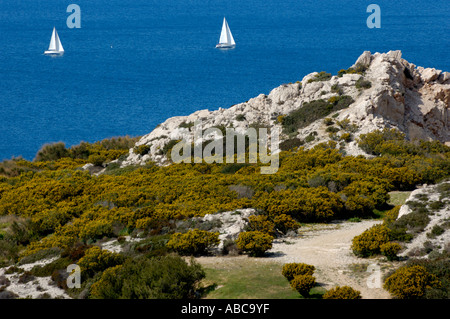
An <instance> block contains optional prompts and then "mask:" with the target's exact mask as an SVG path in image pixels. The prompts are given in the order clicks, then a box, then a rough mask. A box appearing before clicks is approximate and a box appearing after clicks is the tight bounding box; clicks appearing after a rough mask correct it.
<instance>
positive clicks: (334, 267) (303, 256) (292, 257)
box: [198, 220, 392, 299]
mask: <svg viewBox="0 0 450 319" xmlns="http://www.w3.org/2000/svg"><path fill="white" fill-rule="evenodd" d="M377 223H381V221H374V220H365V221H361V222H357V223H351V222H342V223H334V224H326V225H323V224H315V225H307V226H304V227H302V228H301V229H300V236H299V237H291V238H284V239H276V240H275V241H274V243H273V247H272V249H271V250H270V251H268V254H267V257H264V258H254V259H255V262H277V263H281V264H285V263H289V262H302V263H307V264H310V265H314V266H315V267H316V271H315V273H314V276H315V277H316V281H317V283H318V284H319V285H321V286H322V287H324V288H325V289H330V288H333V287H335V286H344V285H347V286H351V287H352V288H354V289H356V290H359V291H360V292H361V295H362V298H364V299H389V298H390V295H389V293H388V292H387V291H385V290H384V289H382V288H381V286H382V278H381V277H382V275H383V273H385V272H386V271H388V270H389V269H390V268H391V267H392V264H391V263H389V262H387V261H386V260H385V259H384V258H383V257H379V258H376V259H375V258H373V259H363V258H358V257H356V256H355V255H354V254H353V253H352V251H351V249H350V247H351V243H352V239H353V237H355V236H357V235H359V234H361V233H362V232H363V231H364V230H366V229H368V228H370V227H371V226H373V225H375V224H377ZM242 258H248V259H250V257H247V256H236V257H231V256H224V257H203V258H199V259H198V261H199V262H200V263H201V264H202V265H204V266H205V267H207V266H213V265H214V264H218V263H230V262H233V259H234V260H236V259H242ZM373 270H379V274H380V275H379V276H378V272H373ZM377 286H378V288H377Z"/></svg>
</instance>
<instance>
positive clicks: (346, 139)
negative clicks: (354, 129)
mask: <svg viewBox="0 0 450 319" xmlns="http://www.w3.org/2000/svg"><path fill="white" fill-rule="evenodd" d="M352 138H353V137H352V134H350V133H343V134H341V136H340V139H341V140H343V141H344V142H347V143H348V142H351V141H352Z"/></svg>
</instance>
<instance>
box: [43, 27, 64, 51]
mask: <svg viewBox="0 0 450 319" xmlns="http://www.w3.org/2000/svg"><path fill="white" fill-rule="evenodd" d="M63 53H64V48H63V46H62V44H61V40H60V39H59V36H58V32H57V31H56V28H53V32H52V38H51V39H50V45H49V46H48V50H47V51H45V52H44V54H63Z"/></svg>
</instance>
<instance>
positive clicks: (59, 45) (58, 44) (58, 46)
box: [55, 30, 64, 52]
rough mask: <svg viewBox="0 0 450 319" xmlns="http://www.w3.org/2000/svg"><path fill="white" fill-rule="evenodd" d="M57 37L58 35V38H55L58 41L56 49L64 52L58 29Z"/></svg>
mask: <svg viewBox="0 0 450 319" xmlns="http://www.w3.org/2000/svg"><path fill="white" fill-rule="evenodd" d="M55 37H56V39H55V42H56V51H58V52H64V48H63V46H62V44H61V40H60V39H59V35H58V32H56V30H55Z"/></svg>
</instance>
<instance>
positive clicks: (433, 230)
mask: <svg viewBox="0 0 450 319" xmlns="http://www.w3.org/2000/svg"><path fill="white" fill-rule="evenodd" d="M444 232H445V229H444V228H442V227H441V226H439V225H434V226H433V228H431V231H430V232H429V233H427V237H428V238H434V237H436V236H439V235H442V234H443V233H444Z"/></svg>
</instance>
